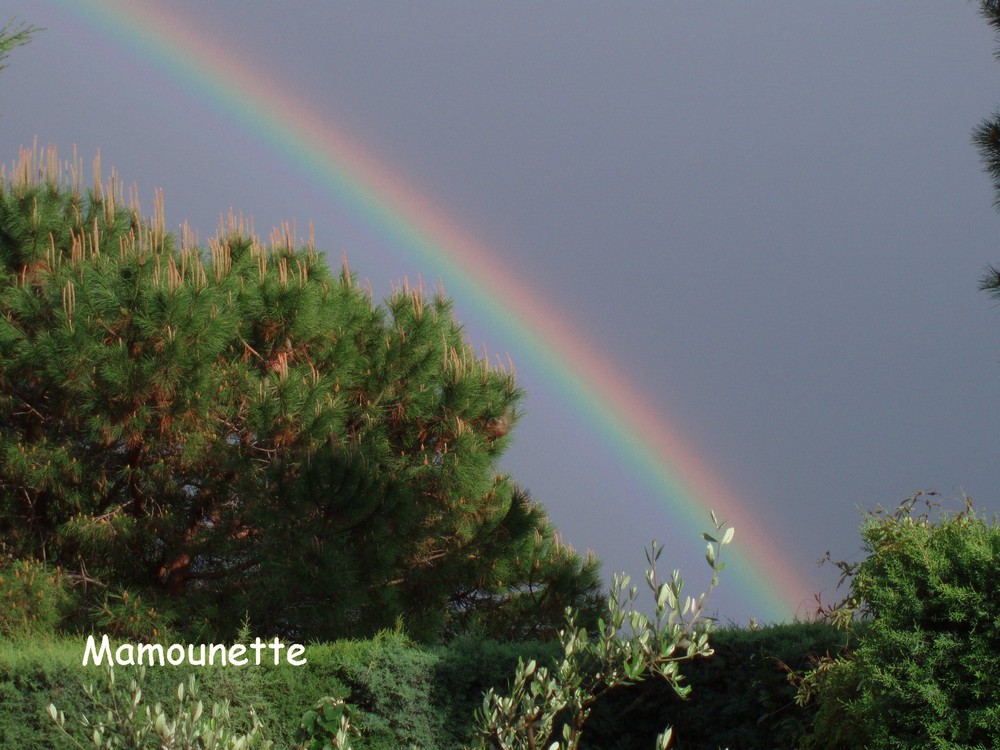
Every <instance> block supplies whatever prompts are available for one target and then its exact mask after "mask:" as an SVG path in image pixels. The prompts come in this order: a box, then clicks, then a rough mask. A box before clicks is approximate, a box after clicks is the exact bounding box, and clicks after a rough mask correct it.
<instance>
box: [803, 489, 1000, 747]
mask: <svg viewBox="0 0 1000 750" xmlns="http://www.w3.org/2000/svg"><path fill="white" fill-rule="evenodd" d="M919 497H920V496H915V497H914V498H912V499H911V500H909V501H907V502H904V503H903V504H902V505H901V506H900V508H899V509H898V510H897V511H896V512H894V513H885V512H876V513H873V514H871V515H870V516H869V517H868V519H867V520H866V522H865V524H864V526H863V527H862V532H861V536H862V539H863V541H864V548H865V552H866V553H867V555H866V557H865V559H864V560H863V561H861V562H860V563H858V564H856V565H846V564H842V566H843V567H844V569H845V572H846V573H847V576H848V578H849V580H850V588H851V591H850V594H849V596H848V598H847V599H846V600H845V603H844V605H843V606H844V607H845V608H847V609H848V611H854V612H856V613H857V614H858V616H860V617H862V618H863V620H864V622H865V628H864V630H863V632H862V633H860V634H859V635H858V636H857V637H856V644H855V645H854V647H853V649H852V651H851V652H849V653H848V654H846V655H845V656H843V657H842V658H840V659H838V660H836V661H834V662H832V663H829V664H826V665H823V668H822V669H820V671H819V673H818V675H817V677H816V678H814V679H812V680H811V681H807V687H808V689H809V690H810V691H811V692H812V693H813V694H815V695H816V696H817V699H818V700H819V702H820V705H821V711H822V714H823V715H822V717H821V718H822V721H823V724H824V725H825V726H831V725H834V724H839V725H841V726H843V727H846V728H850V734H851V736H853V737H855V738H857V740H856V741H858V740H859V741H860V742H861V744H862V745H865V746H869V747H879V748H899V749H900V750H903V749H906V750H917V748H928V747H948V748H970V749H971V748H985V747H995V746H996V743H997V742H998V741H1000V659H998V658H997V654H998V653H1000V579H998V578H997V575H996V573H997V570H998V567H1000V526H998V525H997V523H996V522H993V523H987V522H986V521H985V520H984V519H982V518H979V517H977V516H976V514H975V513H974V512H973V510H972V508H971V504H970V505H969V506H968V507H967V509H966V510H965V511H963V512H961V513H956V514H943V513H942V514H941V515H940V517H939V518H937V519H932V518H931V516H930V512H929V511H928V512H924V513H919V514H918V513H916V512H915V508H914V504H915V502H917V500H918V498H919ZM859 735H861V736H860V737H859ZM843 740H844V738H843V737H841V738H840V739H839V741H838V742H837V743H836V744H834V743H833V740H832V738H830V737H829V736H822V734H821V732H820V728H819V726H818V727H817V732H816V733H815V734H814V736H813V737H812V738H811V740H810V742H809V744H808V747H811V748H825V747H830V748H832V747H835V746H836V747H843V746H844V742H843ZM858 746H861V745H858Z"/></svg>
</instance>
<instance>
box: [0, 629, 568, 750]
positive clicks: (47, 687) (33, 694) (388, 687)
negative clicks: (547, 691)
mask: <svg viewBox="0 0 1000 750" xmlns="http://www.w3.org/2000/svg"><path fill="white" fill-rule="evenodd" d="M82 654H83V644H82V641H81V640H80V639H78V638H74V639H65V640H56V641H44V640H40V639H38V638H32V639H30V640H18V641H6V642H5V641H2V640H0V706H2V707H3V710H2V711H0V747H16V748H19V750H51V748H59V747H61V746H60V745H59V744H57V741H58V736H57V734H55V733H54V732H53V729H52V726H51V720H50V719H49V717H48V715H47V712H46V707H47V706H48V704H49V703H55V704H56V706H58V708H59V710H60V711H62V712H63V713H64V715H65V716H66V721H67V726H71V725H74V722H78V720H79V717H81V716H83V715H84V714H88V713H89V714H91V715H92V714H93V711H92V708H91V705H90V703H89V702H88V700H87V699H86V696H85V695H84V693H83V691H82V689H81V683H88V682H89V683H95V684H96V685H97V686H98V687H100V686H102V685H103V684H104V677H103V671H102V668H101V667H95V666H93V665H90V666H88V667H81V665H80V662H81V658H82ZM555 656H556V649H555V647H553V646H552V645H550V644H540V643H534V642H533V643H525V644H520V645H517V644H505V643H500V642H497V641H491V640H483V639H478V638H469V637H464V638H459V639H456V640H455V641H453V642H452V643H451V644H450V645H448V646H437V647H423V646H419V645H417V644H415V643H413V642H412V641H410V640H409V639H407V638H406V637H405V636H403V635H401V634H399V633H396V632H385V633H382V634H380V635H378V636H377V637H375V638H373V639H370V640H364V641H336V642H332V643H326V644H321V645H315V646H310V647H308V649H307V651H306V658H307V659H308V664H307V665H306V666H304V667H291V666H287V665H282V666H280V667H274V666H270V665H265V666H261V667H245V668H233V667H216V668H212V667H199V668H197V670H195V671H196V674H197V680H198V685H199V695H200V697H201V699H202V700H203V701H205V702H206V704H207V705H211V703H213V702H217V701H218V702H221V701H228V702H229V704H230V705H231V710H232V715H233V719H234V727H235V728H236V729H237V730H238V731H247V730H248V729H249V726H248V721H249V710H250V708H251V707H252V708H254V709H255V712H256V714H257V715H258V716H259V718H260V721H261V723H262V724H263V727H264V730H263V731H264V736H265V737H266V738H267V739H270V740H273V741H274V743H275V747H276V748H291V747H294V746H295V736H296V734H297V730H298V727H299V722H300V720H301V718H302V716H303V714H305V713H306V712H307V711H308V710H310V709H311V708H313V707H315V705H316V702H317V700H318V699H319V698H320V697H321V696H327V695H329V696H333V697H335V698H343V699H345V700H346V701H347V704H348V705H349V706H350V709H351V716H352V719H353V721H354V724H355V726H357V728H358V729H359V731H360V733H361V734H360V737H358V738H357V739H356V740H355V742H354V746H355V748H358V749H359V750H399V748H408V747H410V745H411V744H416V745H418V746H419V747H422V748H424V749H425V750H432V749H438V750H459V748H462V747H463V746H464V745H465V744H466V743H468V742H469V740H470V738H471V737H472V734H473V731H474V724H473V717H474V713H475V709H476V708H477V707H478V706H480V705H481V703H482V694H483V692H484V691H485V690H488V689H489V688H498V689H502V688H503V687H504V686H506V685H507V683H508V682H509V680H510V677H511V675H512V674H513V673H514V670H515V667H516V666H517V662H518V659H519V658H520V659H524V660H529V659H537V660H539V661H540V662H543V663H551V662H552V661H553V660H554V659H555ZM191 671H192V670H191V668H190V667H186V668H185V667H155V668H149V669H147V671H146V678H145V684H144V687H143V692H144V694H145V695H146V702H147V703H148V704H150V705H151V704H153V703H155V702H156V701H161V702H163V703H165V704H168V703H172V702H173V698H172V696H173V695H174V693H175V690H176V687H177V685H178V683H181V682H185V681H186V680H187V678H188V676H189V674H190V673H191ZM115 672H116V677H117V679H118V682H119V683H123V684H127V682H128V680H129V679H130V676H131V675H133V674H134V671H133V670H132V669H131V668H125V667H117V668H116V670H115ZM53 738H55V739H53Z"/></svg>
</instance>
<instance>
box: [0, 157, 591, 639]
mask: <svg viewBox="0 0 1000 750" xmlns="http://www.w3.org/2000/svg"><path fill="white" fill-rule="evenodd" d="M82 171H83V170H82V168H81V165H80V164H79V163H78V162H76V161H75V160H74V161H73V162H70V163H69V164H62V163H60V162H59V160H58V158H57V155H56V153H55V152H54V150H49V151H47V152H39V151H38V149H37V148H36V149H31V150H26V151H24V152H22V154H21V156H20V160H19V162H18V163H17V164H16V165H15V166H14V167H13V168H12V169H11V170H9V171H7V170H6V169H5V170H4V171H3V172H2V173H0V425H2V432H0V572H2V565H3V563H4V561H5V560H6V561H7V564H8V565H9V564H11V562H12V561H23V560H32V561H35V562H36V563H38V564H44V565H45V566H46V567H47V568H48V569H50V570H57V571H60V572H59V576H60V577H59V580H60V581H63V582H64V583H65V584H66V585H67V587H69V588H70V589H71V594H72V601H73V602H74V606H73V608H72V609H71V611H70V612H69V614H70V618H69V621H68V622H69V623H70V625H69V626H75V627H87V628H92V627H93V626H94V625H100V626H101V627H102V628H104V630H105V631H106V632H109V631H115V632H119V633H121V634H125V635H133V636H136V637H139V636H141V637H157V636H162V635H164V633H167V632H169V633H172V634H186V635H187V636H188V637H191V636H192V635H199V636H207V635H214V636H228V635H231V634H232V633H233V632H234V631H235V630H236V629H237V627H238V625H239V623H240V621H241V620H243V619H244V618H245V617H246V618H248V619H249V621H250V623H251V627H252V628H253V629H254V630H256V631H258V632H262V633H263V632H266V633H274V634H284V635H290V636H291V635H294V636H295V637H298V638H330V637H335V636H343V635H363V634H367V633H371V632H373V631H374V630H376V629H378V628H383V627H387V626H392V625H393V624H394V623H395V622H396V621H397V620H399V619H401V620H402V622H403V625H404V627H405V628H406V629H407V630H408V631H409V632H410V633H411V634H413V635H415V636H417V637H421V638H434V637H438V636H439V635H441V634H442V633H448V632H456V631H460V630H462V629H464V628H468V627H474V628H478V629H481V630H485V631H487V632H492V633H495V634H498V635H505V636H509V637H523V636H524V635H526V634H541V633H542V632H543V631H546V630H548V629H550V628H553V627H558V625H559V624H560V623H561V622H562V615H563V610H564V608H565V607H566V606H567V605H571V604H572V605H574V606H578V607H583V609H584V610H585V611H588V610H591V611H592V609H593V606H594V605H595V603H596V601H597V600H598V596H597V588H598V586H599V581H598V576H597V562H596V561H595V560H594V558H593V557H592V556H591V555H587V556H586V557H581V556H579V555H577V554H576V553H575V552H574V551H573V550H572V548H570V547H568V546H567V545H564V544H562V543H561V542H560V540H559V538H558V536H557V535H556V533H555V531H554V529H553V528H552V526H551V524H550V523H549V521H548V519H547V517H546V515H545V513H544V511H543V510H542V508H541V507H540V506H538V505H537V504H536V503H534V502H533V501H532V500H531V499H530V497H529V496H528V494H527V493H526V492H525V491H523V490H522V489H520V488H519V487H518V486H517V485H516V484H515V483H514V482H513V481H512V480H511V478H510V477H509V476H506V475H503V474H499V473H498V472H497V470H496V469H495V466H496V461H497V459H498V457H499V456H500V455H501V453H502V452H503V451H504V449H505V448H506V447H507V445H508V442H509V440H510V428H511V426H512V425H513V424H514V422H515V421H516V420H517V417H518V404H519V402H520V399H521V392H520V390H519V389H518V387H517V385H516V383H515V380H514V377H513V373H512V371H511V369H510V368H506V367H503V366H500V365H490V363H489V361H487V360H486V359H484V358H480V357H478V356H477V355H476V354H475V352H474V351H473V349H472V348H471V347H470V345H469V344H468V343H467V341H466V339H465V335H464V333H463V330H462V328H461V327H460V326H459V325H458V324H457V323H456V322H455V320H454V317H453V315H452V307H451V302H450V301H449V300H448V299H447V298H446V297H445V296H444V295H443V294H442V293H438V294H433V295H428V294H427V293H425V291H424V290H423V289H422V288H414V287H412V286H409V285H407V284H403V285H401V286H400V288H398V289H397V290H396V291H395V292H394V293H393V294H392V295H391V297H390V298H389V299H388V300H387V301H386V302H385V303H384V304H383V305H377V304H375V303H373V300H372V297H371V294H370V292H368V291H367V290H366V289H365V288H362V287H361V286H359V284H358V283H357V280H356V279H355V277H354V276H353V275H352V274H351V273H350V272H349V271H348V270H347V269H346V267H345V268H344V269H343V270H341V271H340V273H339V275H337V274H333V273H331V271H330V270H329V269H328V267H327V265H326V263H325V261H324V258H323V256H322V254H321V253H319V252H317V251H316V249H315V248H314V246H313V244H312V242H311V241H310V242H309V243H308V244H306V245H305V246H302V247H296V244H297V240H296V238H295V234H294V231H293V230H292V228H291V227H288V226H286V227H284V228H282V229H281V230H279V231H276V232H274V233H273V234H272V236H271V238H270V242H269V243H268V244H266V245H265V244H263V243H261V242H260V241H259V240H258V239H257V238H256V237H255V236H254V235H253V232H252V230H251V229H250V228H249V227H248V225H247V224H246V223H244V222H243V221H242V219H237V218H235V217H233V216H230V217H229V220H228V221H227V222H225V226H224V227H223V229H221V230H220V233H219V235H218V236H217V237H216V238H215V239H213V240H211V241H210V242H209V243H208V246H207V247H206V248H203V247H199V246H197V245H196V243H195V242H194V240H193V239H192V237H191V236H190V234H191V233H190V232H189V231H187V230H186V229H184V230H182V231H181V232H180V233H179V236H176V235H175V234H173V233H170V232H167V231H166V229H165V221H164V216H163V206H162V198H159V199H158V201H157V205H156V207H155V211H154V215H153V217H152V218H151V219H148V220H147V219H144V218H143V217H142V216H141V213H140V210H139V207H138V201H137V200H136V199H134V197H133V198H131V199H130V200H128V201H126V200H123V195H122V189H121V185H120V182H119V180H118V179H117V177H115V176H114V175H112V177H111V179H110V180H109V181H108V182H107V183H106V184H102V178H101V177H100V168H99V163H95V179H94V183H93V186H92V187H91V188H90V189H87V190H84V189H83V188H82V186H81V182H82V179H81V174H82Z"/></svg>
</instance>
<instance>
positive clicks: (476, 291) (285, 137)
mask: <svg viewBox="0 0 1000 750" xmlns="http://www.w3.org/2000/svg"><path fill="white" fill-rule="evenodd" d="M53 1H54V3H55V4H56V5H57V6H59V7H60V8H61V9H63V10H64V11H66V12H69V13H72V14H74V15H75V16H76V17H78V18H80V19H81V20H83V21H84V22H85V23H87V24H88V25H91V26H93V27H94V28H95V29H96V30H97V31H98V33H99V34H101V35H102V36H105V37H107V38H109V39H110V40H111V41H113V43H114V44H116V45H118V46H120V47H122V48H125V49H127V50H129V51H130V52H131V53H132V54H134V55H135V56H137V57H138V58H139V59H141V60H143V61H144V62H145V63H147V64H150V65H152V66H154V67H155V68H157V69H159V70H160V71H162V72H163V73H164V74H165V75H167V76H168V77H170V78H172V79H173V80H174V81H175V82H176V83H178V84H179V85H180V86H182V87H183V88H184V89H185V90H187V91H188V92H189V93H190V94H192V95H195V96H197V97H199V98H200V99H202V100H203V101H205V102H207V103H208V105H209V106H211V107H212V108H213V110H215V111H217V112H218V113H220V114H221V115H222V116H224V117H226V118H227V119H229V120H230V121H231V122H232V123H233V124H234V125H235V126H237V127H239V128H240V129H242V130H243V131H245V132H247V133H249V134H251V135H252V136H253V137H255V138H257V139H258V140H259V141H260V143H261V144H263V145H265V146H266V147H267V148H269V149H271V150H272V151H273V152H274V153H275V154H276V155H279V156H281V157H282V158H285V159H287V160H289V161H290V162H291V163H292V164H294V165H295V167H296V168H297V169H298V170H299V171H300V172H301V173H303V174H304V175H306V176H308V177H309V178H310V179H311V180H312V181H314V182H315V184H316V185H318V186H320V187H321V188H322V189H323V190H324V191H326V192H328V193H329V195H330V196H331V198H333V199H335V200H336V201H338V202H339V203H340V204H341V205H343V206H345V207H346V208H347V209H348V210H349V211H350V213H351V215H352V216H354V217H356V218H357V219H358V220H359V221H361V222H363V223H364V224H365V225H367V226H369V227H371V228H372V229H374V230H375V231H376V232H377V233H378V234H379V235H380V236H381V237H382V238H383V239H384V240H385V241H388V242H389V243H391V246H393V247H395V248H396V249H398V250H399V251H401V252H403V253H405V254H406V255H407V256H408V257H409V259H411V260H412V261H413V262H415V263H417V264H419V265H420V266H421V267H426V268H431V269H433V270H434V275H438V276H441V277H443V278H445V279H447V280H448V288H449V292H450V293H451V294H452V295H453V296H454V297H456V298H458V299H461V300H462V301H463V303H464V304H469V305H470V306H471V307H473V308H474V309H476V310H477V312H478V313H480V314H482V315H483V316H484V319H486V320H489V321H490V322H491V324H492V327H493V328H494V329H495V330H498V331H502V332H503V333H504V334H505V336H507V337H508V340H511V341H513V342H515V344H516V346H515V345H512V346H511V349H512V350H513V351H515V352H516V355H517V357H516V358H517V359H523V358H528V359H530V360H531V361H533V362H535V363H537V364H538V365H539V370H540V371H542V372H544V373H545V374H546V377H547V378H548V379H550V380H551V382H553V383H554V384H557V385H558V390H559V391H560V392H562V393H563V394H565V396H566V398H567V399H568V400H569V402H570V403H571V405H572V406H573V408H574V409H575V410H577V411H579V412H581V413H583V414H585V415H586V418H587V419H588V420H589V421H591V422H592V423H593V424H594V427H595V430H600V432H601V434H602V435H604V436H605V437H606V439H607V442H608V443H610V444H612V445H614V446H615V450H616V452H617V454H618V457H619V458H620V459H621V460H622V461H623V462H625V463H626V464H627V465H628V466H629V468H630V469H631V470H632V471H634V472H635V474H636V476H639V477H641V478H642V481H643V483H644V484H645V485H646V486H648V488H649V489H650V490H651V491H652V493H653V494H654V496H655V497H657V498H658V499H659V502H660V503H661V504H662V506H663V507H664V509H665V510H666V511H668V512H669V513H670V518H671V520H672V521H678V520H679V521H680V522H681V525H683V526H684V527H685V528H690V529H693V530H700V529H703V528H705V527H706V526H707V525H708V524H707V520H708V509H709V508H713V509H715V511H716V512H717V513H718V514H719V516H720V517H721V518H725V519H726V520H727V521H728V522H730V523H731V524H732V525H733V526H735V527H736V537H735V542H734V544H733V546H732V547H731V548H730V551H728V552H727V554H728V556H729V559H730V561H731V566H730V567H731V572H730V573H729V575H731V576H732V577H733V578H735V579H737V585H738V586H739V587H740V589H741V590H742V591H743V592H744V595H743V597H741V598H743V599H745V601H746V602H747V603H748V604H752V606H753V610H754V611H755V612H756V613H757V614H758V619H764V620H773V621H779V620H787V619H789V618H791V617H794V616H795V615H796V613H797V610H798V609H799V607H800V605H801V603H802V602H803V601H804V600H805V599H807V598H809V597H810V587H809V585H808V584H807V583H806V582H805V580H804V579H803V578H801V577H800V575H799V571H798V570H797V569H796V566H795V565H794V564H793V563H792V562H791V561H789V560H788V559H785V558H783V557H782V555H781V552H780V550H781V545H780V544H778V543H776V541H775V537H776V535H775V534H772V533H767V532H765V531H764V530H762V529H761V528H759V526H758V524H757V523H756V522H755V520H754V516H753V513H752V511H751V510H750V509H749V508H748V507H746V504H745V503H741V502H740V501H739V500H738V499H737V495H735V494H734V493H733V492H731V491H730V490H729V489H728V488H727V487H726V486H725V485H724V482H723V481H722V480H721V479H720V478H719V477H718V476H717V475H716V473H715V472H713V471H712V470H711V468H710V467H709V466H708V465H707V464H706V463H705V462H704V461H703V460H702V459H701V458H700V457H699V456H698V455H695V453H694V451H693V450H692V449H691V448H690V447H689V446H688V445H687V444H686V442H685V440H684V438H683V435H682V434H681V432H680V430H678V429H677V428H675V427H673V426H672V425H671V424H669V423H668V421H667V420H666V419H664V418H663V416H662V415H659V414H656V413H653V412H651V411H650V410H649V408H648V404H649V403H651V401H650V400H649V399H647V398H644V397H643V394H642V393H640V392H639V391H638V390H637V388H636V387H635V386H634V385H633V384H632V383H631V382H630V381H629V378H628V376H627V374H626V373H625V372H624V371H623V370H622V369H620V368H619V367H617V366H616V364H615V363H613V362H610V361H608V359H607V358H606V357H604V356H602V355H601V354H600V352H599V351H597V350H596V349H595V348H594V347H593V346H592V345H591V344H590V343H589V342H588V341H587V340H586V339H585V337H584V336H583V335H582V334H581V333H580V331H579V330H577V329H576V328H574V327H573V325H571V324H570V323H568V322H567V321H566V320H565V318H564V316H563V315H561V314H560V312H559V311H558V310H555V309H552V307H551V306H550V305H549V304H548V302H547V301H546V299H545V297H544V296H543V295H542V294H541V293H539V291H538V290H534V289H532V288H531V287H530V285H529V284H527V283H525V281H524V280H522V279H519V278H517V277H516V276H515V275H514V274H513V273H511V271H509V270H508V269H507V268H505V267H504V266H503V265H502V264H501V263H500V262H499V255H498V254H497V253H495V252H491V251H490V250H489V248H486V247H483V246H482V244H481V243H479V242H478V241H477V240H476V239H474V238H473V237H472V236H471V235H470V234H469V233H468V231H466V230H464V229H463V228H462V227H460V226H459V225H458V223H456V222H455V221H454V220H453V219H452V218H451V217H450V216H448V215H447V214H446V213H445V212H444V211H443V210H441V209H440V208H439V207H437V206H435V205H433V204H432V203H431V202H430V201H429V200H428V199H427V198H426V197H425V196H423V195H421V194H420V192H419V191H418V190H416V189H415V188H414V187H413V186H412V185H409V184H407V182H405V181H404V180H403V179H402V178H401V177H400V176H399V175H397V174H395V173H394V172H393V171H392V169H391V166H390V165H387V164H385V163H382V162H380V161H379V159H378V158H376V157H375V156H373V155H372V154H371V153H370V152H369V151H367V150H366V149H365V148H364V146H363V145H362V144H361V143H359V142H357V141H356V140H353V139H352V138H351V137H350V136H349V135H348V134H347V133H345V132H343V131H342V130H341V129H339V128H337V127H336V126H335V125H334V124H333V123H331V122H330V121H329V119H328V117H327V116H325V115H322V114H321V113H320V112H319V111H317V110H316V109H315V108H312V107H311V106H310V105H309V103H308V102H306V101H302V100H301V99H298V98H296V97H295V96H294V95H293V94H289V93H288V88H287V87H285V86H282V85H281V83H280V82H279V81H276V80H273V79H272V78H270V77H269V76H268V74H267V72H266V71H262V70H259V69H256V68H255V67H254V66H253V64H252V63H250V62H249V61H248V60H246V59H244V58H241V57H238V55H237V54H236V53H235V52H234V51H232V50H228V49H225V48H220V46H219V43H218V40H217V39H214V38H209V37H208V36H207V35H206V34H204V33H202V32H201V31H200V30H199V29H197V28H193V27H192V26H191V25H189V24H188V23H186V22H185V20H184V19H183V18H182V17H180V14H178V13H177V12H175V11H173V10H171V9H170V7H169V5H168V4H165V3H159V4H154V3H152V2H149V0H127V1H126V0H90V1H89V2H80V0H72V1H70V0H53ZM529 321H530V323H529Z"/></svg>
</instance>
